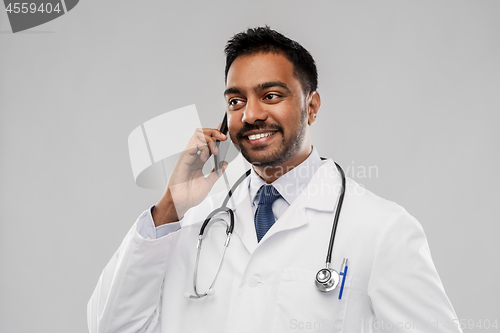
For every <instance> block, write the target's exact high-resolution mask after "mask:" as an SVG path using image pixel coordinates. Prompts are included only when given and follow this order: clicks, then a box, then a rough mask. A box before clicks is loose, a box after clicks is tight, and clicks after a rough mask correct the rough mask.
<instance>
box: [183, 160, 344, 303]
mask: <svg viewBox="0 0 500 333" xmlns="http://www.w3.org/2000/svg"><path fill="white" fill-rule="evenodd" d="M322 159H323V160H324V158H322ZM335 165H336V166H337V169H338V170H339V172H340V175H341V177H342V190H341V192H340V195H339V198H338V202H337V209H336V211H335V217H334V219H333V226H332V233H331V235H330V244H329V246H328V252H327V255H326V266H325V268H322V269H320V270H319V271H318V273H316V279H315V281H314V282H315V283H316V288H317V289H318V290H319V291H321V292H323V293H326V292H330V291H332V290H334V289H335V288H336V287H337V285H338V284H339V282H340V277H341V276H342V284H341V287H340V291H339V299H341V298H342V293H343V290H344V284H345V278H346V275H347V268H348V266H347V259H346V258H344V260H343V262H342V266H341V269H340V273H338V272H337V271H336V270H334V269H332V268H330V264H331V261H332V251H333V242H334V240H335V233H336V232H337V224H338V222H339V216H340V210H341V208H342V203H343V202H344V194H345V174H344V170H342V168H341V167H340V165H338V164H337V163H335ZM249 175H250V170H248V171H247V172H245V173H244V174H243V175H242V176H241V177H240V178H239V179H238V180H237V181H236V183H234V185H233V187H231V189H230V190H229V192H228V193H227V195H226V197H225V199H224V202H223V203H222V205H221V206H220V207H219V208H217V209H215V210H214V211H213V212H211V213H210V214H209V215H208V216H207V218H206V219H205V221H204V222H203V225H202V226H201V229H200V233H199V235H198V243H197V245H196V247H197V249H198V250H197V254H196V261H195V266H194V275H193V289H194V295H191V294H190V293H188V292H186V293H185V294H184V296H185V297H186V298H191V299H199V298H203V297H205V296H210V295H213V294H214V289H213V286H214V284H215V281H216V280H217V275H218V274H219V271H220V268H221V266H222V262H223V260H224V255H225V254H226V250H227V247H228V245H229V240H230V239H231V235H232V234H233V229H234V212H233V210H232V209H231V208H229V207H227V203H228V201H229V199H230V198H231V196H232V195H233V193H234V191H235V190H236V188H237V187H238V186H239V185H240V184H241V183H242V182H243V180H245V178H247V177H248V176H249ZM219 213H227V214H229V217H230V223H229V224H227V222H226V225H227V227H226V241H225V242H224V249H223V251H222V256H221V258H220V261H219V266H218V267H217V272H216V273H215V276H214V278H213V280H212V283H211V284H210V287H208V290H207V291H205V292H204V293H199V292H198V288H197V287H196V284H197V280H198V266H199V262H200V253H201V245H202V243H203V235H204V232H205V229H206V227H207V226H208V224H209V223H210V222H211V220H212V218H213V217H214V216H215V215H217V214H219ZM220 220H222V221H224V220H223V219H220Z"/></svg>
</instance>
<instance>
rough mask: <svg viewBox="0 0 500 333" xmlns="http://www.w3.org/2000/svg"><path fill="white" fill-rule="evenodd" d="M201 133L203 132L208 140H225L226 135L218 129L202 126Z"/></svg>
mask: <svg viewBox="0 0 500 333" xmlns="http://www.w3.org/2000/svg"><path fill="white" fill-rule="evenodd" d="M219 127H220V125H219ZM203 133H204V134H205V137H206V138H207V140H208V141H212V140H220V141H226V140H227V135H225V134H223V133H221V132H220V131H219V130H218V129H214V128H203ZM208 141H207V142H208Z"/></svg>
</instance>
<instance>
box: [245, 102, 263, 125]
mask: <svg viewBox="0 0 500 333" xmlns="http://www.w3.org/2000/svg"><path fill="white" fill-rule="evenodd" d="M267 117H268V114H267V111H266V109H265V105H262V103H259V100H257V99H253V98H252V99H248V100H247V105H246V106H245V109H244V110H243V117H242V118H241V121H242V122H245V123H249V124H254V123H255V122H257V121H259V120H260V121H265V120H266V119H267Z"/></svg>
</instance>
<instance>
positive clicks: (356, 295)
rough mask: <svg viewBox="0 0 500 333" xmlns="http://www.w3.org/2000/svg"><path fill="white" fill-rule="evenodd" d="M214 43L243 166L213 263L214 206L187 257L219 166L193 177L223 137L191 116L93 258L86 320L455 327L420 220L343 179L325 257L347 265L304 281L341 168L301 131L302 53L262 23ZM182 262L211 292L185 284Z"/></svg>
mask: <svg viewBox="0 0 500 333" xmlns="http://www.w3.org/2000/svg"><path fill="white" fill-rule="evenodd" d="M225 51H226V55H227V61H226V90H225V92H224V96H225V99H226V102H227V119H228V128H229V135H230V137H231V139H232V140H233V142H234V143H235V145H236V146H237V147H238V148H239V150H240V151H241V153H242V154H243V156H244V157H245V159H247V160H248V161H249V162H250V163H251V164H252V170H251V174H250V175H249V177H247V178H246V179H245V180H244V181H243V182H242V183H241V184H240V185H239V186H238V187H237V188H236V190H235V191H234V194H233V196H232V199H233V200H232V201H229V202H228V206H229V207H230V208H232V210H233V211H234V217H235V224H234V232H233V237H232V238H231V241H230V243H229V246H228V248H227V253H226V254H225V257H224V260H223V261H222V265H221V267H220V271H217V268H218V265H219V261H220V258H221V257H222V256H223V244H224V242H225V240H226V225H225V224H224V223H220V219H219V220H218V221H214V222H213V223H211V224H210V225H209V226H208V227H207V229H206V231H205V234H204V237H205V238H204V241H203V251H202V253H201V256H200V260H199V262H198V266H197V267H198V270H197V271H196V272H195V262H196V261H197V259H196V258H197V249H196V244H197V242H198V235H199V231H200V228H201V225H202V223H203V221H204V220H205V218H206V217H207V215H208V214H209V213H210V212H211V211H213V210H214V209H216V208H218V207H220V206H221V204H222V202H223V200H224V197H225V195H226V194H225V193H222V194H221V195H218V196H215V197H209V198H206V196H207V194H208V192H209V191H210V189H211V188H212V186H213V184H214V183H215V181H216V180H217V179H218V178H219V177H220V176H221V173H217V172H215V171H212V173H211V174H210V175H209V176H208V177H206V178H205V177H203V174H202V167H203V165H204V164H205V162H206V161H207V159H208V158H209V157H210V156H211V155H212V154H218V148H217V146H216V144H215V142H216V140H220V141H225V140H226V139H227V137H226V136H225V135H224V134H222V133H221V132H219V131H218V130H215V129H200V130H199V131H197V132H196V133H195V134H194V136H193V137H192V139H191V141H190V143H189V145H188V147H187V149H186V151H185V152H184V153H183V154H182V155H181V157H180V158H179V161H178V163H177V165H176V167H175V169H174V171H173V173H172V175H171V177H170V179H169V183H168V185H167V188H166V190H165V193H164V194H163V196H162V198H161V199H160V200H159V201H158V203H157V204H156V205H155V206H154V207H153V208H152V209H151V210H147V211H146V212H144V213H143V214H142V215H141V216H140V217H139V219H138V221H137V222H136V224H135V225H134V226H133V227H132V229H131V230H130V232H129V233H128V234H127V236H126V237H125V239H124V241H123V243H122V245H121V246H120V248H119V250H118V251H117V252H116V254H115V255H114V256H113V258H112V259H111V261H110V263H109V264H108V265H107V267H106V268H105V270H104V271H103V273H102V275H101V278H100V279H99V283H98V285H97V287H96V290H95V291H94V294H93V295H92V298H91V300H90V302H89V304H88V318H89V327H90V331H91V332H92V333H96V332H109V333H111V332H157V333H160V332H161V333H165V332H288V331H294V330H307V331H309V332H310V331H316V332H379V331H380V332H383V331H391V332H402V331H415V330H420V331H423V332H460V329H459V328H456V326H455V325H453V322H452V320H453V319H455V318H456V315H455V313H454V310H453V308H452V306H451V304H450V302H449V300H448V298H447V297H446V295H445V293H444V290H443V286H442V284H441V282H440V280H439V277H438V275H437V272H436V270H435V268H434V265H433V263H432V260H431V257H430V252H429V248H428V246H427V241H426V238H425V235H424V233H423V230H422V228H421V226H420V225H419V224H418V222H417V221H416V220H415V219H414V218H413V217H412V216H410V215H409V214H408V213H407V212H406V211H405V210H404V209H403V208H401V207H399V206H397V205H396V204H394V203H392V202H389V201H386V200H383V199H381V198H379V197H377V196H375V195H374V194H372V193H370V192H369V191H365V190H363V188H361V187H360V186H359V185H358V184H356V183H355V182H354V181H352V180H350V179H348V180H347V182H346V188H345V199H344V203H343V206H342V210H341V213H340V221H339V225H338V229H337V235H336V238H335V243H334V249H333V254H332V261H331V262H332V266H333V268H335V269H338V268H340V267H341V264H342V263H343V262H344V260H343V259H344V258H347V259H348V265H346V266H348V268H349V270H348V271H347V274H346V275H345V276H342V280H343V281H342V286H340V284H339V286H338V287H337V288H335V289H334V290H333V291H331V292H320V291H319V290H317V289H316V286H315V282H314V281H315V278H316V273H317V272H318V270H319V269H321V268H323V267H324V266H325V260H324V258H325V255H326V250H327V248H328V243H329V239H330V232H331V229H332V223H333V216H334V212H335V209H336V207H337V205H338V204H339V203H338V202H339V196H340V193H341V188H342V186H341V184H342V181H341V175H340V173H339V170H338V169H337V167H336V166H335V164H334V163H333V161H331V160H322V159H321V158H320V157H319V155H318V152H317V151H316V150H315V149H314V148H313V147H312V145H311V140H310V134H309V130H310V126H311V125H312V124H314V122H315V121H316V116H317V114H318V111H319V109H320V106H321V99H320V96H319V94H318V92H317V91H316V89H317V73H316V66H315V63H314V60H313V58H312V57H311V55H310V54H309V52H308V51H307V50H305V49H304V48H303V47H302V46H300V45H299V44H298V43H296V42H294V41H292V40H290V39H288V38H286V37H285V36H283V35H281V34H279V33H278V32H276V31H273V30H271V29H269V28H268V27H264V28H256V29H248V30H247V31H246V32H244V33H240V34H237V35H235V36H234V37H233V38H232V39H231V40H230V41H229V42H228V44H227V46H226V49H225ZM226 166H227V165H224V167H223V170H224V168H225V167H226ZM221 218H222V219H223V220H224V221H228V217H227V215H224V216H223V217H221ZM179 220H180V222H179ZM343 271H345V268H344V270H343ZM193 276H194V280H195V283H196V292H197V293H199V294H202V295H204V293H205V291H206V290H209V292H208V293H207V294H208V295H209V296H206V297H202V298H199V299H196V298H189V297H184V296H185V294H187V296H189V295H193V294H194V293H195V290H194V287H193ZM214 276H216V280H215V281H216V282H215V284H214V285H213V286H211V283H212V281H213V277H214ZM341 290H342V294H341ZM212 294H213V295H212Z"/></svg>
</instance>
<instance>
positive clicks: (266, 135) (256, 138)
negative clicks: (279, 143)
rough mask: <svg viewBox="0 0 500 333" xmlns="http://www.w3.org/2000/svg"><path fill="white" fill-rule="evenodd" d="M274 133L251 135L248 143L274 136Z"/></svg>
mask: <svg viewBox="0 0 500 333" xmlns="http://www.w3.org/2000/svg"><path fill="white" fill-rule="evenodd" d="M275 133H276V132H266V133H259V134H252V135H249V136H248V140H250V141H255V140H258V139H261V138H266V137H268V136H271V135H274V134H275Z"/></svg>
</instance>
